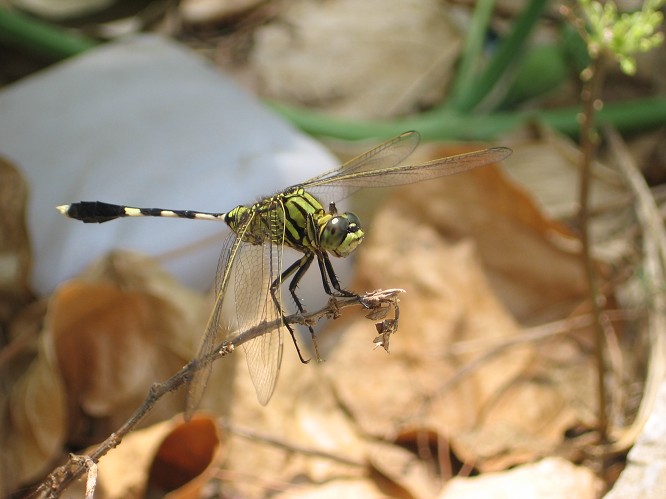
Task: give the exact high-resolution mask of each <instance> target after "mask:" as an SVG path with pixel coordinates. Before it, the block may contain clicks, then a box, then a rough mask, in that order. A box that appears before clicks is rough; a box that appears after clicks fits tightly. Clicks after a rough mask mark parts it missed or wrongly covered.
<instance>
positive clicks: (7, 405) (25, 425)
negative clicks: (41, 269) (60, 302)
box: [0, 302, 67, 497]
mask: <svg viewBox="0 0 666 499" xmlns="http://www.w3.org/2000/svg"><path fill="white" fill-rule="evenodd" d="M44 313H45V303H43V302H40V303H36V304H34V305H33V306H31V307H28V308H27V309H25V310H24V311H23V312H22V313H21V314H20V315H19V316H18V317H17V319H16V320H14V321H13V324H12V329H11V336H12V342H11V343H10V345H9V346H7V347H5V348H4V349H3V350H2V359H1V360H2V362H0V384H2V387H3V388H2V390H0V414H2V420H3V424H2V425H0V448H1V449H2V452H0V496H2V497H6V496H8V495H9V494H10V492H12V491H14V490H16V489H17V487H19V486H21V485H25V484H28V483H31V482H33V481H34V480H37V479H38V478H39V477H41V476H42V474H44V473H45V472H47V471H48V470H49V469H50V468H51V467H52V466H53V465H54V464H55V463H56V461H57V459H58V458H59V457H60V456H61V455H62V449H63V444H64V442H65V439H66V435H67V415H66V414H65V397H66V394H65V386H64V384H63V382H62V379H61V377H60V372H59V369H58V363H57V361H56V359H55V353H54V349H53V344H52V341H51V338H50V337H48V336H45V335H41V336H40V335H39V330H40V326H41V323H42V321H43V318H44Z"/></svg>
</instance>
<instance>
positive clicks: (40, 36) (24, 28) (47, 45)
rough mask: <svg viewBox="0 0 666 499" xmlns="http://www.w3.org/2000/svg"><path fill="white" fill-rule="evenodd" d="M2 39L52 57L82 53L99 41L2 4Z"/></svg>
mask: <svg viewBox="0 0 666 499" xmlns="http://www.w3.org/2000/svg"><path fill="white" fill-rule="evenodd" d="M0 43H2V44H4V45H9V46H12V47H16V48H18V49H19V50H25V51H27V52H30V53H32V54H35V55H37V56H39V57H43V58H46V59H48V60H50V61H56V60H60V59H64V58H66V57H70V56H73V55H76V54H80V53H81V52H85V51H86V50H88V49H90V48H92V47H94V46H95V45H97V42H96V41H95V40H92V39H90V38H87V37H84V36H80V35H75V34H73V33H70V32H69V31H67V30H65V29H63V28H59V27H56V26H53V25H50V24H48V23H44V22H42V21H38V20H36V19H34V18H32V17H30V16H28V15H25V14H21V13H20V12H17V11H15V10H10V9H7V8H3V7H0Z"/></svg>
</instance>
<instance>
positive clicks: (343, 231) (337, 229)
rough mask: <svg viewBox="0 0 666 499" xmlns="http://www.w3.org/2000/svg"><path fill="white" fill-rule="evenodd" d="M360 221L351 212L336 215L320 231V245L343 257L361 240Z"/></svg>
mask: <svg viewBox="0 0 666 499" xmlns="http://www.w3.org/2000/svg"><path fill="white" fill-rule="evenodd" d="M363 236H364V234H363V230H361V221H360V220H359V219H358V217H357V216H356V215H354V214H353V213H343V214H342V215H336V216H334V217H331V219H330V220H329V221H328V222H327V223H326V225H325V226H324V229H323V230H322V232H321V238H320V243H321V247H322V248H323V249H325V250H326V251H330V252H331V253H333V254H334V255H335V256H340V257H345V256H347V255H349V254H350V253H351V252H352V251H354V250H355V249H356V246H358V245H359V244H360V243H361V241H362V240H363Z"/></svg>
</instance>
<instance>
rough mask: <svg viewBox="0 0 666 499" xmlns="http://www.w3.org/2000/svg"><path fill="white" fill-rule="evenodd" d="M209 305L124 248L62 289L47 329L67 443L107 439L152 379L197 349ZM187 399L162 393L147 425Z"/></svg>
mask: <svg viewBox="0 0 666 499" xmlns="http://www.w3.org/2000/svg"><path fill="white" fill-rule="evenodd" d="M204 306H205V305H204V300H203V299H202V298H201V297H200V296H198V295H196V294H195V293H193V292H191V291H187V290H185V289H183V288H182V287H180V286H179V285H178V284H177V283H176V282H175V281H173V280H171V279H170V278H168V277H167V276H166V274H165V273H164V272H163V271H161V270H159V268H158V267H157V266H156V265H155V264H154V263H152V262H150V261H149V260H147V259H146V258H143V257H139V256H136V255H130V254H125V253H123V254H121V253H117V254H114V255H111V256H110V257H108V258H107V259H105V260H103V261H102V262H100V263H98V264H96V265H94V266H93V267H92V268H91V269H89V270H88V271H87V273H86V274H84V275H83V276H82V277H81V278H79V279H76V280H72V281H69V282H67V283H65V284H63V285H62V286H60V288H58V290H57V291H56V292H55V293H54V295H53V296H52V298H51V302H50V304H49V312H48V314H47V318H46V331H47V333H46V334H49V335H52V338H53V342H54V345H55V351H56V354H57V357H58V360H59V364H60V368H61V376H62V379H63V381H64V383H65V385H66V386H67V393H68V397H67V400H68V414H69V421H70V437H69V442H70V443H73V444H78V445H81V444H83V443H91V442H94V441H98V440H100V439H102V438H105V437H106V436H107V435H108V434H109V433H110V432H112V431H114V430H115V429H116V428H117V427H118V426H119V425H120V424H121V423H122V422H123V421H124V420H125V419H126V418H127V417H128V416H129V415H130V414H131V413H132V412H133V411H134V410H135V409H136V408H137V407H138V406H139V405H140V403H141V402H142V401H143V399H144V398H145V396H146V395H147V393H148V388H149V387H150V385H151V384H152V383H154V382H156V381H159V380H161V379H166V378H167V377H169V376H171V375H172V374H173V373H174V372H176V371H177V370H178V369H179V368H180V367H182V365H183V364H184V363H186V362H187V360H189V358H191V357H192V356H193V355H194V353H193V352H194V349H195V347H194V345H195V342H196V341H198V335H199V334H200V331H202V330H203V326H202V323H203V313H202V312H203V310H204ZM197 313H198V314H199V315H198V316H197ZM182 404H183V402H182V393H178V394H174V395H173V396H169V397H167V398H165V399H163V400H162V401H160V403H159V404H158V405H157V407H156V410H154V411H153V412H152V413H151V414H150V415H149V418H148V420H147V421H146V422H144V424H148V423H150V422H151V421H156V420H160V419H163V418H164V417H165V416H168V415H172V414H174V413H176V412H179V411H181V410H182V408H183V405H182ZM93 429H94V430H93ZM91 430H92V431H91Z"/></svg>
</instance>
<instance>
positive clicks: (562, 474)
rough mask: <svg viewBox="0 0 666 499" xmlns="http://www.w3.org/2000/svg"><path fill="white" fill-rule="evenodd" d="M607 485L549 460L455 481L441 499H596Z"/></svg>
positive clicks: (588, 473)
mask: <svg viewBox="0 0 666 499" xmlns="http://www.w3.org/2000/svg"><path fill="white" fill-rule="evenodd" d="M602 490H603V482H602V481H601V479H600V478H598V477H596V476H595V475H594V473H593V472H592V471H591V470H589V469H587V468H583V467H580V466H575V465H573V464H571V463H570V462H569V461H566V460H564V459H561V458H548V459H544V460H542V461H539V462H538V463H534V464H526V465H523V466H518V467H516V468H515V469H512V470H509V471H504V472H497V473H487V474H484V475H481V476H478V477H473V478H454V479H453V480H451V481H449V482H448V483H447V484H446V485H445V486H444V490H443V491H442V492H441V494H440V495H439V496H438V497H439V499H472V498H476V497H539V498H548V499H596V498H597V497H599V494H600V493H601V491H602Z"/></svg>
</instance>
